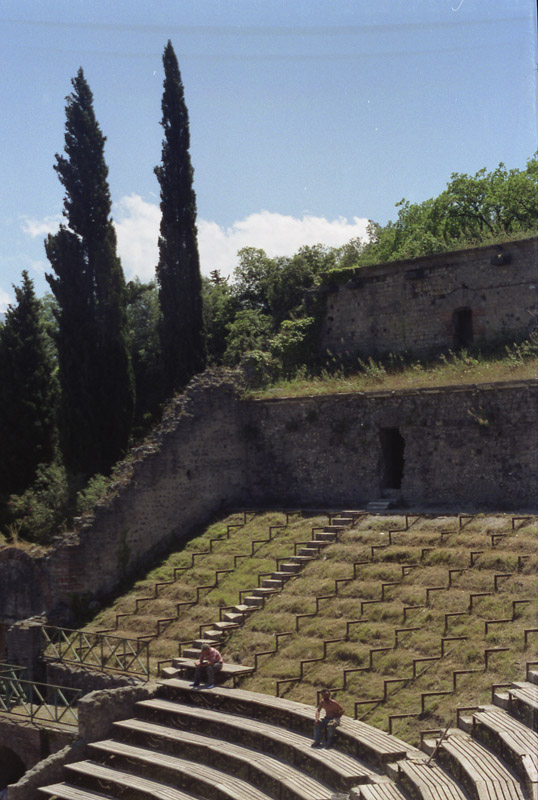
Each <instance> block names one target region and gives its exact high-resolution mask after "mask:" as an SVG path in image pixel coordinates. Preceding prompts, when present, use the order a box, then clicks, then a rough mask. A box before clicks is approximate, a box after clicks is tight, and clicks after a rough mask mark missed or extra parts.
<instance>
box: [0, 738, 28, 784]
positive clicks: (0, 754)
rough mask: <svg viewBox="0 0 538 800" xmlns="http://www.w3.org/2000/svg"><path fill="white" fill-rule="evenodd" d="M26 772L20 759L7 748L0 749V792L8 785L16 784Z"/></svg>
mask: <svg viewBox="0 0 538 800" xmlns="http://www.w3.org/2000/svg"><path fill="white" fill-rule="evenodd" d="M25 772H26V767H25V766H24V764H23V762H22V761H21V759H20V758H19V757H18V755H17V754H16V753H14V752H13V750H11V749H10V748H9V747H0V791H2V789H5V788H6V786H7V785H8V783H17V781H18V780H20V779H21V778H22V776H23V775H24V773H25Z"/></svg>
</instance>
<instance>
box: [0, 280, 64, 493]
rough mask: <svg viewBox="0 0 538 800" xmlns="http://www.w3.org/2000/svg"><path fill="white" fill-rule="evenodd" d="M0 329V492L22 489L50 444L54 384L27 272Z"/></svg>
mask: <svg viewBox="0 0 538 800" xmlns="http://www.w3.org/2000/svg"><path fill="white" fill-rule="evenodd" d="M14 290H15V299H16V304H15V305H12V306H9V307H8V309H7V312H6V315H5V320H4V323H3V325H1V326H0V441H1V442H2V447H1V450H2V457H1V458H0V492H1V493H2V494H3V493H6V494H8V493H12V492H20V491H23V490H24V489H26V487H27V486H29V485H30V484H31V483H32V481H33V480H34V478H35V476H36V472H37V467H38V465H39V464H47V463H49V462H51V461H52V460H53V458H54V454H55V446H56V439H57V437H56V401H57V384H56V380H55V377H54V366H53V361H52V359H51V357H50V352H49V343H48V341H47V338H48V337H47V335H46V333H45V330H44V327H43V323H42V317H41V307H40V303H39V300H38V299H37V298H36V295H35V292H34V285H33V282H32V281H31V280H30V278H29V277H28V273H27V272H26V271H24V272H23V273H22V285H21V286H20V287H17V286H15V287H14Z"/></svg>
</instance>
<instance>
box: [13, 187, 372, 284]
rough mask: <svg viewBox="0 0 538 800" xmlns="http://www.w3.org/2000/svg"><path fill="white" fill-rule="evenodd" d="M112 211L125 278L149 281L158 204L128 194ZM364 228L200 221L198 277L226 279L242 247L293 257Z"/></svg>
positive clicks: (31, 231)
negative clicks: (217, 273) (216, 272)
mask: <svg viewBox="0 0 538 800" xmlns="http://www.w3.org/2000/svg"><path fill="white" fill-rule="evenodd" d="M113 213H114V224H115V227H116V233H117V237H118V252H119V255H120V257H121V261H122V265H123V269H124V271H125V275H126V277H127V279H128V280H130V279H132V278H134V277H135V276H138V277H139V278H140V280H142V281H149V280H152V279H153V278H154V276H155V267H156V265H157V261H158V246H157V242H158V236H159V223H160V218H161V212H160V208H159V206H158V205H157V204H156V203H148V202H147V201H146V200H144V199H143V198H142V197H140V195H137V194H131V195H127V196H125V197H123V198H122V199H121V200H120V201H119V202H118V203H115V204H114V209H113ZM59 222H60V219H59V218H55V217H47V218H45V219H43V220H31V219H29V218H26V219H25V220H24V223H23V230H24V231H25V232H26V233H27V234H28V235H30V236H32V237H36V236H43V235H44V234H46V233H49V232H51V231H55V230H57V228H58V224H59ZM367 225H368V220H367V219H366V218H361V217H353V218H352V219H351V220H348V219H346V218H345V217H338V218H337V219H334V220H329V219H326V218H325V217H314V216H311V215H305V216H303V217H300V218H299V217H292V216H289V215H285V214H275V213H271V212H269V211H260V212H258V213H255V214H250V215H249V216H248V217H245V218H244V219H242V220H237V221H236V222H234V223H233V225H231V226H229V227H224V226H222V225H219V224H218V223H217V222H211V221H208V220H204V219H198V247H199V250H200V262H201V268H202V273H203V274H204V275H209V273H210V272H211V271H212V270H214V269H218V270H220V272H221V273H222V274H223V275H230V274H231V273H232V272H233V270H234V268H235V266H236V265H237V251H238V250H240V249H241V248H242V247H256V248H260V249H263V250H265V252H266V253H267V255H269V256H271V257H274V256H291V255H293V254H294V253H296V252H297V250H298V249H299V248H300V247H302V246H303V245H314V244H324V245H328V246H329V247H339V246H340V245H342V244H345V243H346V242H348V241H349V240H350V239H354V238H357V237H358V238H361V239H365V238H366V228H367Z"/></svg>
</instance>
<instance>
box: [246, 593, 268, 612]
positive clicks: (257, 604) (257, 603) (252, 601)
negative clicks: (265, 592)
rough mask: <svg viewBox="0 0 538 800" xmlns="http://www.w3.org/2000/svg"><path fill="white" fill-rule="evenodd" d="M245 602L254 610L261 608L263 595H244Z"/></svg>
mask: <svg viewBox="0 0 538 800" xmlns="http://www.w3.org/2000/svg"><path fill="white" fill-rule="evenodd" d="M243 600H244V601H245V603H247V604H248V605H249V606H250V607H251V608H252V609H253V610H256V609H257V608H261V607H262V606H263V597H255V596H254V595H252V594H251V595H248V596H247V597H243Z"/></svg>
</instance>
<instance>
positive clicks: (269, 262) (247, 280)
mask: <svg viewBox="0 0 538 800" xmlns="http://www.w3.org/2000/svg"><path fill="white" fill-rule="evenodd" d="M237 255H238V258H239V263H238V265H237V267H236V268H235V270H234V282H233V292H234V295H235V297H236V298H237V301H238V303H239V304H240V306H241V308H243V309H252V310H255V311H261V313H262V314H270V313H271V303H270V300H269V293H270V290H271V289H270V287H271V285H272V283H273V281H274V279H275V276H276V274H277V272H278V265H277V263H276V261H275V259H273V258H269V256H268V255H267V253H266V252H265V250H262V249H261V248H256V247H243V248H242V249H241V250H239V252H238V254H237Z"/></svg>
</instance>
